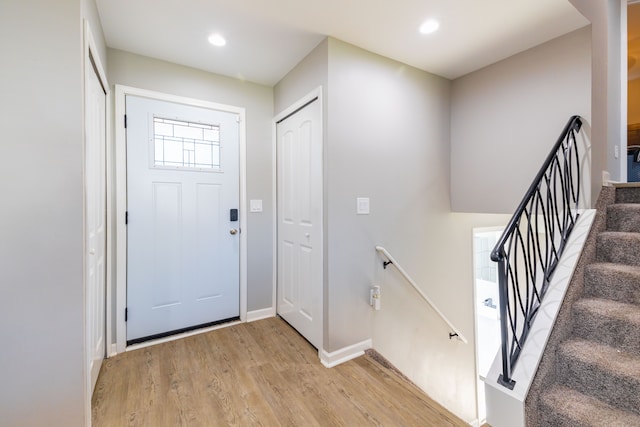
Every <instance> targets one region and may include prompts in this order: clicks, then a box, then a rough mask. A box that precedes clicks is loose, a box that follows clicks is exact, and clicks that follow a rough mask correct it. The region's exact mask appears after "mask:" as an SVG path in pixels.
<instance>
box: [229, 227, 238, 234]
mask: <svg viewBox="0 0 640 427" xmlns="http://www.w3.org/2000/svg"><path fill="white" fill-rule="evenodd" d="M237 233H238V230H236V229H235V228H232V229H231V230H229V234H237Z"/></svg>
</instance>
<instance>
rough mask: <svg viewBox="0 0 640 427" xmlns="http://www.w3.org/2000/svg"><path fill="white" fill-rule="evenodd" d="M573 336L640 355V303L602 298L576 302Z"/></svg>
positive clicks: (574, 306)
mask: <svg viewBox="0 0 640 427" xmlns="http://www.w3.org/2000/svg"><path fill="white" fill-rule="evenodd" d="M573 313H574V316H575V322H574V327H573V333H574V335H576V336H578V337H580V338H584V339H590V340H593V341H598V342H599V343H602V344H606V345H609V346H612V347H615V348H617V349H620V350H622V351H625V352H627V353H632V354H635V355H637V356H640V306H639V305H634V304H626V303H623V302H619V301H612V300H607V299H600V298H583V299H580V300H578V301H576V302H575V303H574V304H573Z"/></svg>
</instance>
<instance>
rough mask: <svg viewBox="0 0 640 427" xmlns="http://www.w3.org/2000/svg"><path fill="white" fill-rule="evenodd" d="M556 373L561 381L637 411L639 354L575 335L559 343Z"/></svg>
mask: <svg viewBox="0 0 640 427" xmlns="http://www.w3.org/2000/svg"><path fill="white" fill-rule="evenodd" d="M556 373H557V375H558V380H559V382H560V383H562V384H563V385H565V386H568V387H571V388H573V389H575V390H577V391H578V392H580V393H583V394H586V395H589V396H591V397H595V398H596V399H599V400H602V401H603V402H605V403H607V404H609V405H611V406H614V407H616V408H618V409H622V410H625V411H630V412H633V413H635V414H636V415H640V357H638V356H636V355H633V354H630V353H626V352H623V351H620V350H618V349H615V348H613V347H610V346H607V345H604V344H600V343H597V342H595V341H587V340H578V339H574V340H569V341H565V342H564V343H562V344H561V345H560V346H559V348H558V354H557V365H556Z"/></svg>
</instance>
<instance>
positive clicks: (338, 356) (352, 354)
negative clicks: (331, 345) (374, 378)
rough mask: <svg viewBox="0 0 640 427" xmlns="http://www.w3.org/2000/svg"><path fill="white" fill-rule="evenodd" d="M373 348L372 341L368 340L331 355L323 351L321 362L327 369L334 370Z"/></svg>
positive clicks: (333, 352)
mask: <svg viewBox="0 0 640 427" xmlns="http://www.w3.org/2000/svg"><path fill="white" fill-rule="evenodd" d="M372 346H373V343H372V341H371V340H370V339H368V340H364V341H362V342H359V343H356V344H353V345H350V346H348V347H343V348H341V349H340V350H336V351H332V352H331V353H328V352H326V351H325V350H322V352H321V353H320V361H321V362H322V364H323V365H324V366H326V367H327V368H333V367H334V366H338V365H339V364H341V363H344V362H348V361H349V360H351V359H355V358H356V357H358V356H362V355H363V354H364V351H365V350H368V349H370V348H371V347H372Z"/></svg>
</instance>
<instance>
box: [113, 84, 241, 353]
mask: <svg viewBox="0 0 640 427" xmlns="http://www.w3.org/2000/svg"><path fill="white" fill-rule="evenodd" d="M127 95H133V96H138V97H142V98H150V99H155V100H159V101H166V102H173V103H177V104H184V105H188V106H193V107H200V108H208V109H211V110H218V111H224V112H229V113H235V114H238V116H239V117H240V123H239V153H240V159H239V160H240V169H239V173H240V218H239V219H240V224H239V226H240V230H241V231H240V321H243V322H244V321H245V320H246V317H247V231H248V230H247V210H246V206H247V200H246V199H247V197H246V175H247V169H246V129H245V128H246V121H245V109H244V108H242V107H235V106H231V105H225V104H218V103H215V102H209V101H202V100H199V99H193V98H186V97H182V96H177V95H170V94H166V93H161V92H155V91H151V90H146V89H138V88H134V87H129V86H123V85H115V142H116V150H115V153H116V163H115V174H116V177H115V178H116V180H115V182H116V236H117V248H116V254H117V255H116V262H117V264H116V270H117V273H116V322H115V323H116V339H115V342H116V352H118V353H121V352H123V351H126V350H127V344H126V342H127V325H126V322H125V320H124V311H125V308H126V306H127V226H126V224H125V213H126V211H127V145H126V129H125V127H124V116H125V112H126V109H125V97H126V96H127ZM110 303H111V301H107V310H109V312H111V307H110V306H111V304H110ZM206 330H208V329H207V328H205V329H203V331H206ZM180 336H181V335H174V336H173V338H174V339H175V338H177V337H180ZM168 339H169V340H170V339H172V338H171V337H169V338H168ZM168 339H167V338H165V339H163V340H162V341H167V340H168Z"/></svg>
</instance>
